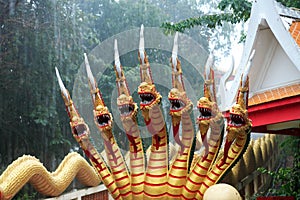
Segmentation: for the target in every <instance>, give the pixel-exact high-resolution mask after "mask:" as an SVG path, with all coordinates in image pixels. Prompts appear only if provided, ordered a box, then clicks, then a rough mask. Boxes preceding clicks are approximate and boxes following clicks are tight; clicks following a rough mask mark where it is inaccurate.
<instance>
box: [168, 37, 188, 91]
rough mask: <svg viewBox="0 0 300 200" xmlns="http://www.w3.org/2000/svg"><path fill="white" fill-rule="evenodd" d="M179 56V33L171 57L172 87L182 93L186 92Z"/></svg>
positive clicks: (175, 38)
mask: <svg viewBox="0 0 300 200" xmlns="http://www.w3.org/2000/svg"><path fill="white" fill-rule="evenodd" d="M177 55H178V32H176V33H175V37H174V44H173V50H172V56H171V66H172V86H173V88H177V89H178V90H179V91H180V92H184V91H185V89H184V84H183V80H182V70H181V64H180V61H179V59H178V57H177Z"/></svg>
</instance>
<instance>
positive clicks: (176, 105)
mask: <svg viewBox="0 0 300 200" xmlns="http://www.w3.org/2000/svg"><path fill="white" fill-rule="evenodd" d="M169 101H170V103H171V108H170V111H171V112H176V111H180V110H182V109H183V108H184V107H185V103H184V102H183V101H181V100H179V99H169Z"/></svg>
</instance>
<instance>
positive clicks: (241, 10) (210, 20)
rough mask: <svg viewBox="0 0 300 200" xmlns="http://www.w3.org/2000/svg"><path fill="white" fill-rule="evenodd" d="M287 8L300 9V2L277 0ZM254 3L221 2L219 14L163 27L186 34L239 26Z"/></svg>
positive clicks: (239, 1) (165, 24) (232, 0)
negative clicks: (203, 29)
mask: <svg viewBox="0 0 300 200" xmlns="http://www.w3.org/2000/svg"><path fill="white" fill-rule="evenodd" d="M277 1H278V2H281V3H282V4H283V5H285V6H287V7H295V8H298V9H299V8H300V1H294V0H277ZM251 6H252V3H251V2H250V1H248V0H221V1H220V2H219V4H218V9H219V12H218V13H217V14H205V15H200V16H199V17H192V18H188V19H184V20H181V21H179V22H176V23H171V22H165V23H163V24H162V27H163V28H165V29H166V30H165V32H166V33H167V34H168V33H172V32H175V31H178V32H184V31H186V30H187V29H191V28H193V27H195V26H206V27H208V28H216V27H217V26H223V25H224V23H225V22H229V23H231V24H237V23H240V22H246V21H247V20H248V19H249V17H250V13H251Z"/></svg>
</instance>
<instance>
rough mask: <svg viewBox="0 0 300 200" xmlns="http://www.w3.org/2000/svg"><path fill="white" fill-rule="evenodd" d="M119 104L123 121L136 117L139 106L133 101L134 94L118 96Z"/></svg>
mask: <svg viewBox="0 0 300 200" xmlns="http://www.w3.org/2000/svg"><path fill="white" fill-rule="evenodd" d="M117 104H118V109H119V112H120V116H121V119H122V120H123V121H126V120H132V119H135V117H136V115H137V112H138V107H137V104H136V103H135V102H134V101H133V99H132V96H127V95H125V94H121V95H120V96H119V97H118V98H117Z"/></svg>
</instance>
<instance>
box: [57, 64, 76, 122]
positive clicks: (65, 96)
mask: <svg viewBox="0 0 300 200" xmlns="http://www.w3.org/2000/svg"><path fill="white" fill-rule="evenodd" d="M55 72H56V77H57V80H58V84H59V87H60V91H61V96H62V97H63V100H64V102H65V106H66V109H67V112H68V116H69V118H70V121H71V122H72V121H76V120H75V119H78V118H80V115H79V113H78V112H77V110H76V108H75V106H74V104H73V101H72V99H71V97H70V93H69V91H68V90H67V89H66V87H65V85H64V83H63V82H62V80H61V77H60V74H59V71H58V69H57V68H56V67H55Z"/></svg>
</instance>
